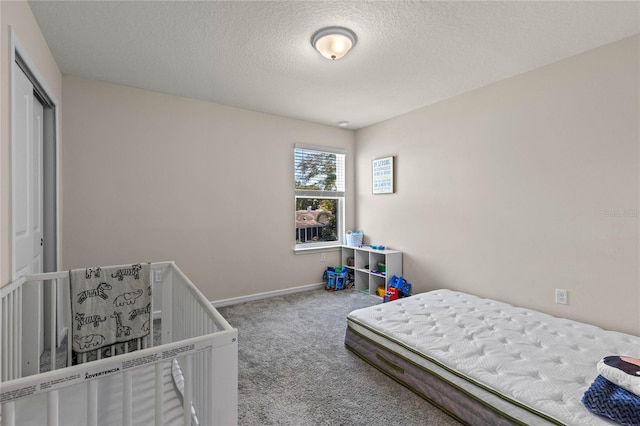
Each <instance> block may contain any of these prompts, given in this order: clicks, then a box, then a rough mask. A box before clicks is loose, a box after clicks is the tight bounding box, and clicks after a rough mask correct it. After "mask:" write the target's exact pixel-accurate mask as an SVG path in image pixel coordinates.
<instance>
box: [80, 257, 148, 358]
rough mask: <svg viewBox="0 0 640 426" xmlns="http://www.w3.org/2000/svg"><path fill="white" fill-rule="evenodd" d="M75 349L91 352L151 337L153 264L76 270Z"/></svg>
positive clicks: (81, 351)
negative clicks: (151, 268)
mask: <svg viewBox="0 0 640 426" xmlns="http://www.w3.org/2000/svg"><path fill="white" fill-rule="evenodd" d="M69 282H70V287H71V313H72V320H73V324H72V326H73V331H72V332H71V333H70V334H71V336H72V339H71V340H72V341H73V350H74V351H75V352H78V353H83V352H88V351H91V350H94V349H97V348H100V347H103V346H108V345H111V344H114V343H120V342H127V341H129V340H133V339H136V338H140V337H145V336H147V335H148V334H149V330H150V324H149V321H150V318H151V315H150V313H151V282H150V265H149V264H148V263H147V264H135V265H122V266H109V267H92V268H82V269H74V270H71V271H70V272H69Z"/></svg>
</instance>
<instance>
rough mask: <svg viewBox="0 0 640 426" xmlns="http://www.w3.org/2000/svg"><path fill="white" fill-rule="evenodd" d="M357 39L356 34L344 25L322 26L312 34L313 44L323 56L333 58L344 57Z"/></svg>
mask: <svg viewBox="0 0 640 426" xmlns="http://www.w3.org/2000/svg"><path fill="white" fill-rule="evenodd" d="M357 41H358V39H357V37H356V34H355V33H354V32H353V31H351V30H350V29H348V28H344V27H327V28H322V29H320V30H318V31H316V32H315V34H313V36H311V45H312V46H313V47H315V48H316V50H317V51H318V52H320V54H321V55H322V56H324V57H325V58H327V59H331V60H336V59H340V58H342V57H343V56H344V55H346V54H347V53H348V52H349V50H350V49H351V48H352V47H353V46H355V44H356V42H357Z"/></svg>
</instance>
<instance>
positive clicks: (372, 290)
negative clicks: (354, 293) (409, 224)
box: [342, 246, 402, 295]
mask: <svg viewBox="0 0 640 426" xmlns="http://www.w3.org/2000/svg"><path fill="white" fill-rule="evenodd" d="M349 257H353V258H354V264H353V266H349V265H348V264H347V259H348V258H349ZM378 263H384V264H385V273H384V274H383V273H379V272H373V271H374V270H377V265H378ZM342 264H343V265H344V266H345V267H346V268H347V270H348V271H350V272H352V273H353V279H354V288H355V289H356V290H361V291H368V292H369V294H373V295H375V294H376V288H377V287H378V286H384V289H385V291H386V290H387V286H388V285H389V282H390V281H391V277H393V276H394V275H397V276H402V252H399V251H397V250H376V249H373V248H371V247H369V246H362V247H357V246H342Z"/></svg>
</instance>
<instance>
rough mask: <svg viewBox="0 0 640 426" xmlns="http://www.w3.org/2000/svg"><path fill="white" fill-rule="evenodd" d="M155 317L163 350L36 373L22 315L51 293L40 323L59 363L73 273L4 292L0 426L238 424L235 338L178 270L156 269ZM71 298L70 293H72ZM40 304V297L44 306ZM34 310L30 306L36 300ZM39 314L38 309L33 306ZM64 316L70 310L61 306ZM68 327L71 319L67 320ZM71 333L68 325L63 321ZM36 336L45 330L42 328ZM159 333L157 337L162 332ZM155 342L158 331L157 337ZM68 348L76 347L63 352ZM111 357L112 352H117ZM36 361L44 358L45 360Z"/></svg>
mask: <svg viewBox="0 0 640 426" xmlns="http://www.w3.org/2000/svg"><path fill="white" fill-rule="evenodd" d="M151 281H152V283H153V293H154V295H153V300H152V311H153V313H154V315H153V316H154V319H160V320H161V321H160V330H159V331H160V336H161V344H160V343H156V344H157V345H158V346H154V343H153V339H152V338H151V339H149V340H148V341H146V342H140V344H139V345H138V347H139V348H140V349H138V350H135V351H131V352H127V348H128V346H125V353H119V354H117V355H115V356H112V357H108V358H102V359H100V358H101V352H97V357H98V359H97V360H95V361H91V362H87V363H83V364H78V365H74V366H69V365H71V362H70V360H71V350H70V349H69V351H68V352H69V354H68V356H67V367H64V368H59V369H56V365H55V364H56V363H55V362H54V361H53V362H51V363H50V366H49V367H48V368H47V369H49V370H50V371H46V372H40V363H39V362H38V363H37V365H34V364H36V363H35V362H34V361H33V359H34V356H33V355H34V354H33V351H34V349H33V348H37V347H42V343H40V345H39V344H38V342H42V335H38V333H29V332H26V330H27V329H31V328H30V327H31V326H27V325H25V321H29V318H25V315H23V307H24V306H25V305H26V302H27V301H28V299H30V298H32V296H33V295H34V294H36V295H41V294H42V293H43V289H44V288H49V289H50V290H51V291H50V294H51V297H50V307H48V309H46V311H47V315H48V317H47V318H43V317H41V316H42V315H44V313H43V312H38V313H37V315H35V316H36V317H37V318H40V320H37V323H38V324H46V328H48V331H49V333H48V334H49V335H50V344H49V346H50V348H51V357H50V358H51V360H55V359H56V352H57V351H56V348H57V345H58V343H59V340H60V339H59V337H60V336H59V335H60V332H59V331H60V329H61V327H60V318H63V317H62V316H61V315H60V314H59V313H58V312H57V307H58V306H59V305H61V304H63V303H58V302H59V301H58V300H57V295H58V294H60V293H61V290H63V293H62V294H68V293H64V289H68V286H69V273H68V271H63V272H53V273H45V274H36V275H29V276H27V277H24V278H20V279H18V280H16V281H15V282H12V283H11V284H9V285H8V286H5V287H3V288H2V289H1V291H0V295H1V303H0V332H1V338H0V356H1V357H2V360H1V365H0V374H1V376H0V377H1V379H2V380H1V384H0V386H1V387H0V403H1V405H0V406H1V411H0V422H1V424H2V426H13V425H26V424H28V425H40V424H42V425H54V426H55V425H65V426H66V425H76V424H77V425H112V424H113V425H148V424H149V425H151V424H153V425H163V424H183V425H185V426H186V425H198V424H199V425H206V426H209V425H230V424H236V423H237V414H238V408H237V407H238V332H237V330H235V329H233V328H232V327H231V326H230V325H229V324H228V323H227V321H226V320H225V319H224V318H223V317H222V316H221V315H220V314H219V313H218V312H217V311H216V310H215V308H214V307H213V306H211V304H210V303H209V302H208V301H207V299H206V298H205V297H204V296H203V295H202V293H201V292H200V291H199V290H198V289H197V288H196V286H195V285H194V284H193V283H192V282H191V281H190V280H189V278H187V277H186V275H185V274H184V273H183V272H182V271H181V270H180V269H179V268H178V267H177V266H176V265H175V263H173V262H161V263H152V264H151ZM66 291H68V290H66ZM38 297H40V296H38ZM30 301H31V302H32V301H33V300H30ZM31 304H33V303H31ZM63 305H65V306H67V305H68V304H63ZM64 315H66V317H70V311H69V312H67V313H65V314H64ZM64 322H65V323H66V324H67V325H70V324H71V321H70V319H69V320H66V321H64ZM39 330H40V334H42V333H44V329H42V327H39ZM156 331H158V330H156ZM151 336H153V330H152V334H151ZM67 346H68V347H69V348H70V347H71V345H67ZM113 350H114V351H115V348H113ZM37 352H38V353H37V354H35V355H36V356H37V357H38V358H39V356H40V354H39V351H37Z"/></svg>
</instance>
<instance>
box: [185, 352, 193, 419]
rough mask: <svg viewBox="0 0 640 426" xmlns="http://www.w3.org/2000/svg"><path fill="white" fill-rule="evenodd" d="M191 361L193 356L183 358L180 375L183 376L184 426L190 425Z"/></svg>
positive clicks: (191, 395)
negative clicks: (182, 367)
mask: <svg viewBox="0 0 640 426" xmlns="http://www.w3.org/2000/svg"><path fill="white" fill-rule="evenodd" d="M192 359H193V355H187V356H186V357H185V358H184V369H183V371H182V374H183V375H184V398H183V404H182V405H183V407H182V408H183V410H184V417H183V424H184V426H190V425H191V400H192V399H193V382H192V377H193V375H192V374H191V373H192Z"/></svg>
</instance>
